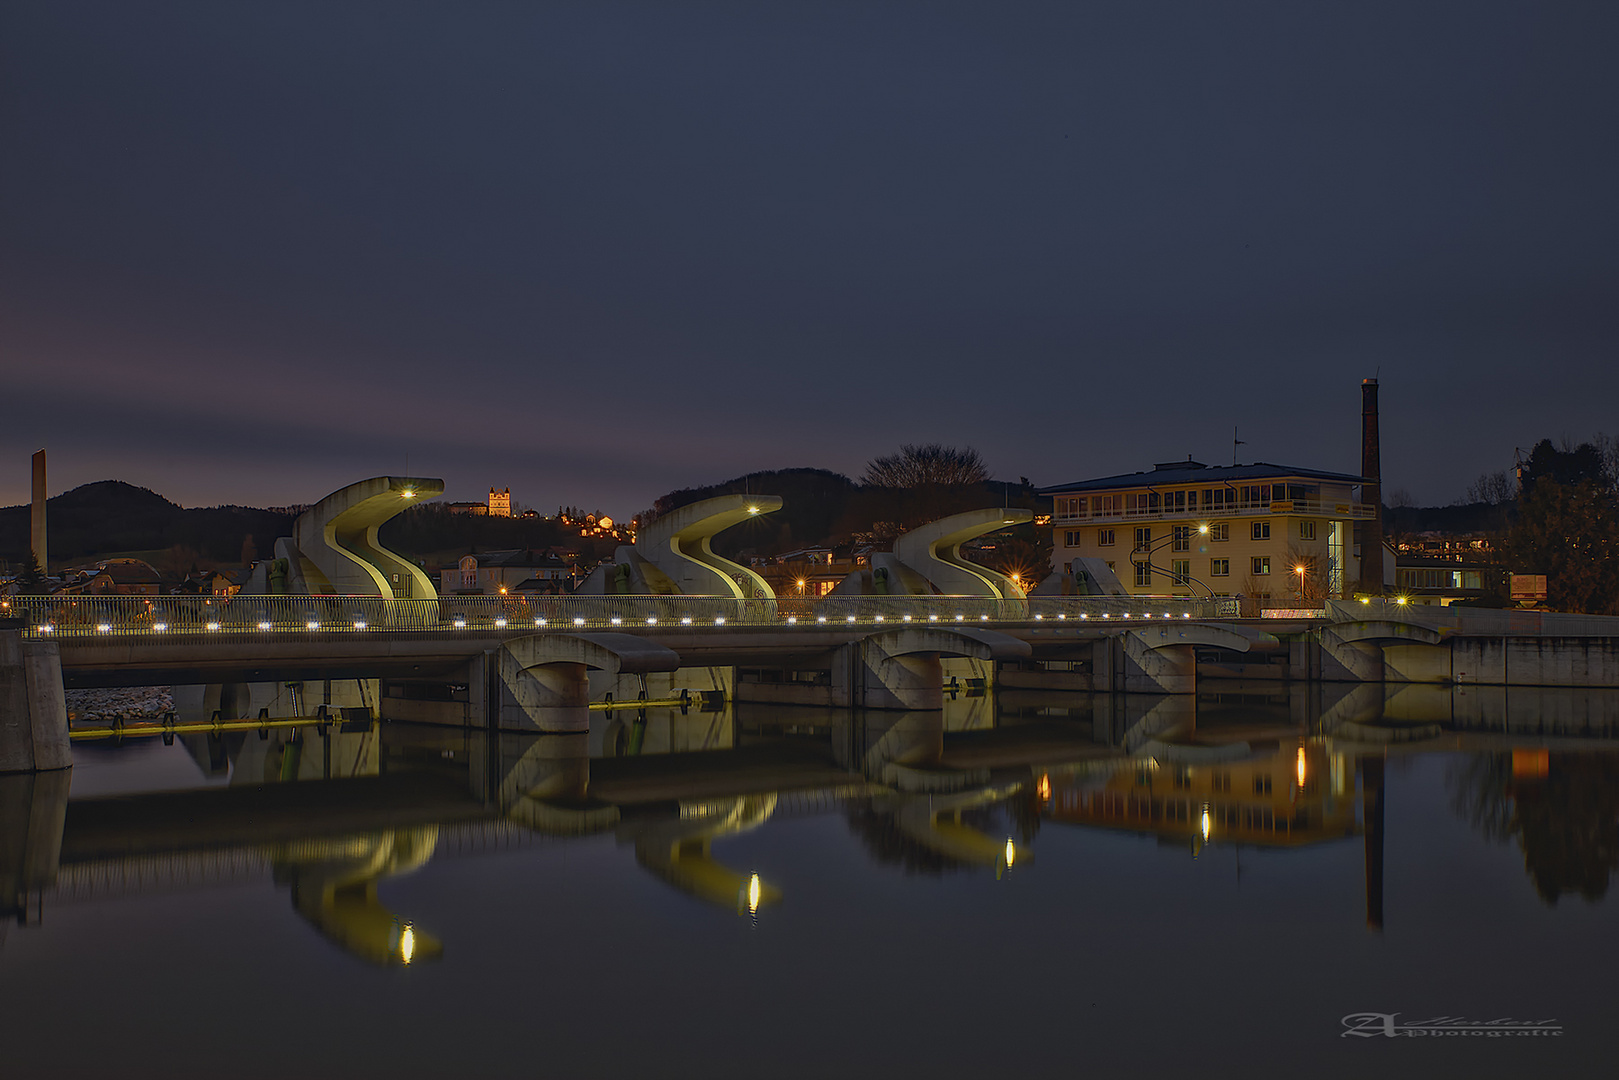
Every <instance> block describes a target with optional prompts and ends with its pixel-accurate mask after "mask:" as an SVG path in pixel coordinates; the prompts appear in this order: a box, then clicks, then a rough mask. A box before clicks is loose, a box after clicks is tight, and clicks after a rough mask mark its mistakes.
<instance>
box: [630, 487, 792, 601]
mask: <svg viewBox="0 0 1619 1080" xmlns="http://www.w3.org/2000/svg"><path fill="white" fill-rule="evenodd" d="M781 505H782V503H781V497H780V496H777V495H721V496H719V497H718V498H715V499H704V500H702V501H701V502H694V503H691V504H690V505H688V506H682V507H680V508H679V509H678V510H671V511H670V512H669V513H667V514H665V515H663V516H662V517H660V518H658V519H657V520H656V521H653V522H651V523H650V524H648V525H646V526H644V527H643V528H642V529H641V531H640V532H639V533H638V534H637V535H636V537H635V549H636V551H637V552H639V553H640V555H641V557H642V558H644V559H645V560H646V561H647V562H649V563H651V564H652V565H653V566H655V567H657V568H658V569H659V570H661V571H662V572H663V574H664V576H666V577H667V578H668V579H669V580H670V581H672V582H674V584H675V585H676V586H677V587H679V589H680V591H681V592H683V593H685V594H687V595H698V596H729V597H733V598H736V599H739V600H752V599H756V598H763V599H774V598H775V595H776V594H775V593H774V592H773V591H771V588H770V586H769V585H768V584H767V583H766V582H765V579H764V578H762V577H760V576H759V575H758V574H755V573H754V572H753V571H752V570H750V569H748V568H747V567H746V566H742V565H741V564H739V563H734V562H732V561H731V560H729V559H722V558H721V557H720V556H718V555H716V554H714V550H713V549H712V548H711V547H710V546H709V541H710V540H711V539H712V538H713V537H714V535H715V534H716V533H718V532H721V531H723V530H725V529H729V528H730V527H731V526H732V525H736V524H739V523H741V522H744V521H747V520H748V519H749V518H754V517H758V516H759V515H760V514H768V513H770V512H771V511H772V510H780V509H781ZM739 581H740V582H741V583H740V584H739V583H738V582H739Z"/></svg>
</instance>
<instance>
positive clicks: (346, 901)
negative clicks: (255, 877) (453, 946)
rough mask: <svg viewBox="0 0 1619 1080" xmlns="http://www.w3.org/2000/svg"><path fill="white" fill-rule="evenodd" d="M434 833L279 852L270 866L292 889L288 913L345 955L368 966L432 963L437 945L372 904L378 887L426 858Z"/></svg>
mask: <svg viewBox="0 0 1619 1080" xmlns="http://www.w3.org/2000/svg"><path fill="white" fill-rule="evenodd" d="M437 843H438V826H436V825H427V826H422V827H420V828H413V829H394V830H390V831H388V832H384V833H379V834H373V835H370V836H365V837H353V838H350V837H345V838H340V839H337V840H318V841H303V842H300V843H295V844H289V845H286V846H285V847H284V848H283V849H282V850H281V851H279V852H277V854H276V856H275V857H274V859H273V860H272V861H273V863H274V865H275V875H276V879H277V880H278V881H289V882H290V883H291V885H292V906H293V908H294V909H295V910H296V911H297V912H298V914H299V915H302V916H303V917H304V918H305V919H307V920H308V921H309V923H310V925H311V926H313V927H314V928H315V929H316V930H318V931H320V933H321V934H322V935H323V936H324V937H326V938H327V939H328V940H330V941H332V942H334V943H335V944H337V945H338V946H339V947H341V948H342V949H343V950H344V951H346V952H349V953H352V954H353V955H355V956H358V957H360V958H361V959H364V960H369V961H370V962H371V963H374V964H410V963H413V962H419V961H421V960H427V959H437V958H438V956H439V955H440V954H442V953H443V951H444V946H443V943H442V942H440V941H439V940H438V938H436V937H434V936H432V935H431V934H428V933H425V932H423V931H421V930H419V929H417V928H416V927H415V926H413V925H412V924H411V923H410V922H409V921H408V920H403V919H400V918H399V917H398V916H396V915H395V914H394V913H393V912H391V911H389V910H388V909H387V908H385V907H383V906H382V904H381V903H379V902H378V900H377V881H378V880H379V879H381V878H385V877H396V876H398V875H400V874H408V873H410V872H411V871H412V870H415V869H417V868H419V867H421V866H422V865H424V864H425V863H426V862H427V860H428V859H429V858H431V857H432V854H433V848H434V846H435V845H436V844H437Z"/></svg>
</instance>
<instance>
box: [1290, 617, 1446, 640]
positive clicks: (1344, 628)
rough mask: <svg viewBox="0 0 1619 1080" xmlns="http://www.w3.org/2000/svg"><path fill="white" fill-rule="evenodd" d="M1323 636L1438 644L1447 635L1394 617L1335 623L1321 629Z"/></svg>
mask: <svg viewBox="0 0 1619 1080" xmlns="http://www.w3.org/2000/svg"><path fill="white" fill-rule="evenodd" d="M1321 634H1322V636H1323V637H1325V636H1326V635H1328V634H1331V635H1332V636H1333V637H1335V638H1337V639H1338V641H1339V642H1341V643H1343V644H1349V643H1351V642H1356V641H1375V642H1410V643H1413V644H1418V645H1438V644H1440V643H1441V642H1442V641H1444V638H1445V635H1444V634H1442V633H1440V632H1439V631H1438V630H1435V629H1433V628H1432V627H1430V626H1423V625H1422V624H1421V623H1408V622H1396V621H1395V620H1393V619H1362V620H1360V621H1358V622H1348V623H1333V624H1332V625H1330V626H1327V627H1324V628H1323V629H1322V631H1321Z"/></svg>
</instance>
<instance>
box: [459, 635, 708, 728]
mask: <svg viewBox="0 0 1619 1080" xmlns="http://www.w3.org/2000/svg"><path fill="white" fill-rule="evenodd" d="M486 662H488V661H486ZM493 664H494V665H495V666H496V669H497V671H498V675H499V678H498V680H493V681H491V685H490V689H489V702H488V708H489V710H490V712H489V713H487V714H486V715H492V716H493V717H494V718H495V723H496V725H497V726H498V727H500V728H502V729H506V730H518V731H525V730H526V731H534V730H538V731H543V732H552V733H560V732H586V731H589V730H590V671H591V669H595V670H598V671H606V672H610V673H612V674H615V675H617V674H642V673H646V672H651V671H674V670H675V669H676V668H678V667H679V666H680V657H679V656H678V655H677V654H676V653H675V652H674V651H673V650H671V649H666V648H664V647H663V646H662V645H658V644H656V643H654V642H650V641H647V640H646V639H645V638H639V637H635V636H633V635H630V634H531V635H529V636H527V637H520V638H512V639H510V640H508V641H506V642H505V643H503V644H502V645H501V647H500V649H499V650H498V653H497V656H496V658H495V659H494V660H493Z"/></svg>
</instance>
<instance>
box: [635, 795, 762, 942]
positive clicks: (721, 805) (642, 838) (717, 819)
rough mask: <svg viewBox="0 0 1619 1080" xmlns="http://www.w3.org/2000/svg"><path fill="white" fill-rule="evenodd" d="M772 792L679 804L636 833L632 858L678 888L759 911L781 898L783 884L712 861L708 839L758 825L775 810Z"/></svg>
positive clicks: (724, 904) (722, 903)
mask: <svg viewBox="0 0 1619 1080" xmlns="http://www.w3.org/2000/svg"><path fill="white" fill-rule="evenodd" d="M776 799H777V796H776V793H775V792H766V793H764V794H761V795H742V796H737V797H735V798H732V799H728V800H717V801H715V802H711V803H701V804H683V805H682V806H681V808H680V810H681V817H680V818H679V819H678V820H675V821H668V822H660V823H658V824H656V825H653V826H651V827H650V828H648V829H646V830H645V831H643V832H641V833H640V834H639V835H637V836H636V838H635V860H636V862H638V863H640V864H641V865H642V866H644V867H646V868H647V869H648V870H650V871H651V872H652V873H654V874H656V875H657V876H658V877H660V878H662V879H663V880H664V881H666V882H668V883H669V884H671V885H673V886H674V887H675V888H677V889H679V890H680V891H681V892H685V893H690V894H691V895H692V896H696V897H698V898H699V899H702V900H706V901H708V902H709V903H711V904H716V905H718V906H721V907H732V906H734V907H735V908H736V910H737V912H738V913H741V912H744V911H746V912H748V913H750V914H752V913H754V912H757V911H758V910H759V909H760V908H761V907H764V906H765V905H766V904H773V903H776V902H777V901H779V900H780V899H781V890H780V889H778V888H776V887H775V886H774V885H771V884H769V883H767V882H764V881H762V880H760V878H759V875H758V874H743V873H741V872H739V871H736V870H733V869H731V868H730V867H728V866H726V865H724V864H723V863H720V862H717V861H715V859H714V858H713V855H712V852H711V845H712V844H713V842H714V841H715V840H716V839H719V838H720V837H723V836H734V835H736V834H737V833H743V832H747V831H749V830H751V829H756V828H758V827H759V826H760V825H763V824H764V823H765V822H766V821H768V820H769V819H770V816H771V815H772V814H773V813H775V810H776Z"/></svg>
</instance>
